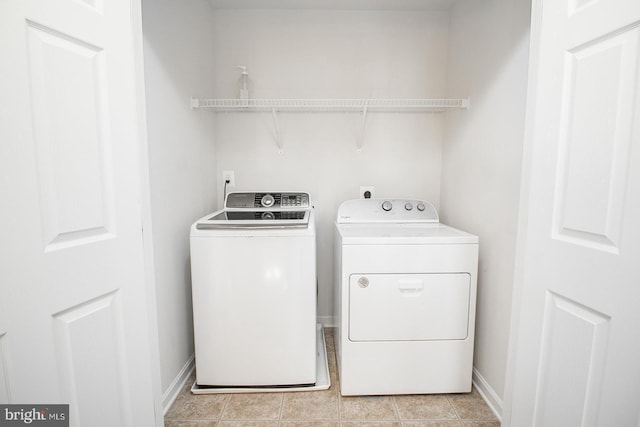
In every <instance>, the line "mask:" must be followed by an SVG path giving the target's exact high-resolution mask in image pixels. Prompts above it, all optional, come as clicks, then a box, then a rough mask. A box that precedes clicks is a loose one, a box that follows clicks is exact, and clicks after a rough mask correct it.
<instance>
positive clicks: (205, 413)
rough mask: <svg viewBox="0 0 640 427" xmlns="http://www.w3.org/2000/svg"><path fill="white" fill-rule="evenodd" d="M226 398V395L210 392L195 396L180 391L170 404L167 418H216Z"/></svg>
mask: <svg viewBox="0 0 640 427" xmlns="http://www.w3.org/2000/svg"><path fill="white" fill-rule="evenodd" d="M227 400H228V396H227V395H223V394H211V395H201V396H196V395H192V394H191V393H190V392H189V393H182V394H180V395H179V396H178V398H177V399H176V401H175V402H174V404H173V405H172V406H171V408H170V409H169V411H168V412H167V415H166V416H165V418H166V419H167V420H205V419H206V420H210V419H218V418H219V417H220V413H221V412H222V409H223V408H224V405H225V404H226V402H227Z"/></svg>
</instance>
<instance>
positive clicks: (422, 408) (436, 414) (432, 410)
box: [395, 394, 458, 420]
mask: <svg viewBox="0 0 640 427" xmlns="http://www.w3.org/2000/svg"><path fill="white" fill-rule="evenodd" d="M395 401H396V405H397V406H398V414H399V415H400V419H403V420H456V419H458V417H457V416H456V413H455V411H454V410H453V407H452V406H451V403H449V400H448V399H447V398H446V396H444V395H429V394H426V395H406V396H395Z"/></svg>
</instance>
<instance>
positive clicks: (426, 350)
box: [335, 199, 478, 395]
mask: <svg viewBox="0 0 640 427" xmlns="http://www.w3.org/2000/svg"><path fill="white" fill-rule="evenodd" d="M335 241H336V247H335V257H336V259H335V274H336V277H335V283H336V285H337V289H336V292H335V299H336V301H335V307H336V317H337V324H338V327H337V334H336V336H335V339H336V357H337V361H338V370H339V376H340V387H341V393H342V394H343V395H385V394H424V393H461V392H469V391H471V376H472V365H473V344H474V328H475V306H476V283H477V270H478V237H477V236H474V235H472V234H469V233H466V232H464V231H461V230H457V229H455V228H452V227H449V226H447V225H444V224H441V223H439V220H438V214H437V212H436V210H435V208H434V207H433V206H432V205H431V204H429V203H427V202H424V201H421V200H410V199H394V200H377V199H358V200H350V201H347V202H344V203H343V204H342V205H341V206H340V208H339V209H338V215H337V220H336V239H335Z"/></svg>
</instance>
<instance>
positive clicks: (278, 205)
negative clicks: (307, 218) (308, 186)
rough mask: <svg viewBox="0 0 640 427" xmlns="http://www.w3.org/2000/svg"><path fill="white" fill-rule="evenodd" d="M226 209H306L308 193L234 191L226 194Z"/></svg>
mask: <svg viewBox="0 0 640 427" xmlns="http://www.w3.org/2000/svg"><path fill="white" fill-rule="evenodd" d="M225 208H227V209H269V210H278V209H290V208H294V209H308V208H309V193H267V192H264V193H254V192H234V193H229V194H228V195H227V199H226V201H225Z"/></svg>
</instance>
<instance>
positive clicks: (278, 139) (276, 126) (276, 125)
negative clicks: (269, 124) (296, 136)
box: [271, 108, 282, 154]
mask: <svg viewBox="0 0 640 427" xmlns="http://www.w3.org/2000/svg"><path fill="white" fill-rule="evenodd" d="M271 115H272V117H273V127H274V129H275V131H276V145H277V146H278V154H282V135H281V134H280V123H279V122H278V113H277V112H276V109H275V108H272V109H271Z"/></svg>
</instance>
